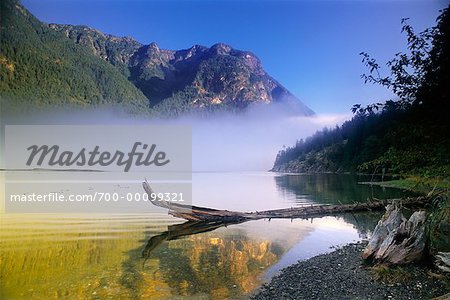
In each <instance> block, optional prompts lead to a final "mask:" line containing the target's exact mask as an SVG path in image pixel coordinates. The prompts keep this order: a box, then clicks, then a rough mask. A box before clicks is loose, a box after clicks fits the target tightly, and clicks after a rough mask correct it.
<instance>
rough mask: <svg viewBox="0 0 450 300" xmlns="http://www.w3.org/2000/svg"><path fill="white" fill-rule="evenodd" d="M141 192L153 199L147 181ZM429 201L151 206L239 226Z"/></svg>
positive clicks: (159, 202) (192, 218) (181, 215)
mask: <svg viewBox="0 0 450 300" xmlns="http://www.w3.org/2000/svg"><path fill="white" fill-rule="evenodd" d="M142 185H143V187H144V190H145V191H146V192H147V194H148V195H149V199H152V197H151V195H152V194H153V195H154V192H153V190H152V188H151V187H150V184H149V183H148V182H147V181H144V182H143V184H142ZM429 200H430V198H429V197H415V198H405V199H388V200H379V199H376V200H371V201H368V202H365V203H354V204H342V205H332V204H324V205H306V206H300V207H292V208H284V209H275V210H266V211H255V212H237V211H229V210H219V209H212V208H207V207H199V206H192V205H183V204H179V203H171V202H167V201H163V200H161V199H156V200H154V201H151V202H152V204H154V205H156V206H159V207H163V208H167V209H168V210H169V214H171V215H173V216H175V217H179V218H183V219H186V220H189V221H214V222H216V221H217V222H230V223H231V222H242V221H250V220H258V219H272V218H288V219H294V218H304V219H306V218H311V217H322V216H327V215H335V214H339V213H347V212H363V211H372V210H384V209H385V207H386V206H387V205H388V204H391V203H393V202H401V203H402V205H403V206H405V207H411V206H419V207H423V206H424V205H425V204H427V203H428V202H429Z"/></svg>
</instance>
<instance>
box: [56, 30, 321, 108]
mask: <svg viewBox="0 0 450 300" xmlns="http://www.w3.org/2000/svg"><path fill="white" fill-rule="evenodd" d="M49 26H50V28H52V29H54V30H56V31H60V32H63V33H64V34H65V36H66V37H68V38H69V39H71V40H72V41H74V42H75V43H77V44H79V45H83V46H85V47H87V48H88V49H90V50H91V51H92V53H93V54H95V55H96V56H98V57H100V58H101V59H103V60H105V61H108V62H110V63H111V64H112V65H114V66H115V67H116V68H118V69H119V71H121V72H122V73H123V74H124V75H125V76H126V77H127V78H128V79H129V80H130V81H131V82H132V83H133V84H134V85H135V86H136V87H137V88H138V89H140V90H141V91H142V92H143V93H144V95H145V96H147V98H148V99H149V101H150V105H151V106H157V105H160V106H163V107H172V108H173V107H174V106H175V107H176V108H177V109H178V108H179V107H183V109H187V108H204V107H216V108H223V109H228V110H230V109H231V110H241V109H244V108H246V107H248V106H249V105H250V104H252V103H263V104H269V103H283V102H286V103H288V104H289V105H290V106H291V107H290V108H291V109H292V110H293V111H295V113H296V114H298V115H312V114H313V111H312V110H311V109H309V108H308V107H307V106H305V105H304V104H303V103H302V102H301V101H300V100H298V99H297V98H296V97H295V96H293V95H292V94H291V93H290V92H289V91H288V90H287V89H286V88H285V87H283V86H282V85H281V84H280V83H278V82H277V81H276V80H275V79H273V78H272V77H270V76H269V75H268V74H267V73H266V72H265V71H264V68H263V66H262V64H261V62H260V60H259V59H258V57H256V56H255V55H254V54H253V53H251V52H248V51H241V50H236V49H234V48H232V47H231V46H229V45H226V44H223V43H218V44H215V45H213V46H212V47H210V48H208V47H205V46H201V45H194V46H192V47H191V48H189V49H183V50H165V49H161V48H160V47H159V46H158V45H157V44H156V43H151V44H150V45H142V44H140V43H139V42H137V41H136V40H134V39H132V38H130V37H115V36H112V35H108V34H104V33H102V32H100V31H98V30H96V29H92V28H89V27H87V26H73V25H59V24H50V25H49Z"/></svg>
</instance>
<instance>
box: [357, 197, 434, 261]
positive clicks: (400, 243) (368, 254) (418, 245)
mask: <svg viewBox="0 0 450 300" xmlns="http://www.w3.org/2000/svg"><path fill="white" fill-rule="evenodd" d="M426 219H427V213H426V212H425V211H416V212H414V213H413V214H412V215H411V217H410V218H409V220H407V219H406V218H405V217H404V216H403V214H402V213H401V209H400V206H399V205H398V204H397V203H395V204H390V205H388V206H387V208H386V213H385V214H384V216H383V217H382V218H381V220H380V221H379V222H378V224H377V226H376V227H375V230H374V232H373V236H372V238H371V239H370V241H369V243H368V245H367V246H366V248H365V249H364V252H363V254H362V257H363V259H365V260H371V261H373V262H375V263H386V264H408V263H411V262H417V261H420V260H421V259H422V258H423V256H424V254H425V247H426Z"/></svg>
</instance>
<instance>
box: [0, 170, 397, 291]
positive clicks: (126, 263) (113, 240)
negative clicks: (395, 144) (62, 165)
mask: <svg viewBox="0 0 450 300" xmlns="http://www.w3.org/2000/svg"><path fill="white" fill-rule="evenodd" d="M358 181H367V178H358V177H355V176H351V175H334V174H322V175H277V174H273V173H264V172H261V173H257V172H256V173H195V174H194V175H193V199H194V200H193V201H194V204H195V205H202V206H208V207H216V208H223V209H232V210H238V211H252V210H263V209H273V208H284V207H291V206H298V205H305V204H311V203H350V202H353V201H364V200H365V199H367V198H368V197H376V198H391V197H399V196H402V195H405V193H406V192H403V191H400V190H394V189H386V188H385V189H383V188H380V187H373V188H371V187H370V186H367V185H359V184H358V183H357V182H358ZM378 218H379V214H355V215H352V214H348V215H341V216H339V217H324V218H318V219H313V220H311V219H309V220H299V219H295V220H274V219H272V220H270V221H269V220H258V221H251V222H246V223H241V224H235V225H229V226H227V227H219V228H211V227H205V226H191V225H189V224H183V220H180V219H176V218H173V217H171V216H169V215H167V214H161V213H155V212H153V211H152V210H151V209H149V211H148V212H146V211H142V213H139V214H82V215H81V214H9V213H8V214H2V215H1V229H0V234H1V236H0V238H1V256H0V263H1V273H0V285H1V286H0V287H1V294H0V296H1V297H0V298H1V299H31V298H34V299H53V298H54V299H56V298H58V299H59V298H67V299H73V298H83V299H84V298H93V299H97V298H98V299H105V298H112V299H118V298H122V299H168V298H171V299H173V298H176V299H178V298H192V299H211V298H212V299H224V298H233V299H234V298H241V297H246V295H248V294H250V293H252V292H253V291H254V290H255V289H256V288H258V287H259V286H260V285H261V283H262V282H264V281H265V280H269V279H270V278H271V276H273V275H274V274H276V273H277V272H278V271H279V270H280V269H282V268H283V267H286V266H288V265H290V264H293V263H295V262H296V261H298V260H299V259H306V258H309V257H311V256H314V255H317V254H319V253H324V252H327V251H330V250H331V249H330V247H331V246H335V245H341V244H345V243H348V242H352V241H357V240H360V239H361V238H364V237H366V236H367V234H370V231H371V230H372V229H373V228H374V226H375V224H376V222H377V220H378Z"/></svg>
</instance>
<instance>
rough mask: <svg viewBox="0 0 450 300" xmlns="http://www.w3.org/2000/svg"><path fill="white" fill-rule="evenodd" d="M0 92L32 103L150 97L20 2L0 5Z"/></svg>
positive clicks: (141, 104)
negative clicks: (39, 18) (45, 22)
mask: <svg viewBox="0 0 450 300" xmlns="http://www.w3.org/2000/svg"><path fill="white" fill-rule="evenodd" d="M0 11H1V23H0V26H1V27H0V32H1V43H0V77H1V81H0V93H1V94H0V95H1V97H2V100H4V99H11V100H13V101H14V102H16V104H17V102H20V101H25V100H24V99H27V100H26V104H33V105H36V106H47V105H52V106H53V105H59V104H63V105H67V104H69V105H76V106H90V105H100V104H118V103H122V104H124V105H125V106H126V107H127V109H129V110H132V111H141V110H145V109H147V107H148V100H147V98H146V97H145V96H144V94H143V93H142V92H141V91H140V90H139V89H137V88H136V87H135V86H134V85H133V84H132V83H131V82H129V81H128V80H127V78H126V77H124V76H123V75H122V74H121V73H120V72H119V71H118V69H117V68H114V67H113V66H112V65H111V64H109V63H107V62H105V61H104V60H101V59H99V58H98V57H97V56H95V55H93V54H92V53H91V52H90V51H89V50H88V49H85V48H84V47H80V46H77V45H75V44H74V43H73V42H72V41H71V40H69V39H67V38H66V37H65V36H64V35H63V34H61V33H59V32H57V31H55V30H53V29H51V28H50V27H49V26H48V25H46V24H44V23H42V22H40V21H39V20H38V19H36V18H35V17H34V16H33V15H32V14H30V13H29V12H28V11H27V10H26V9H25V8H23V7H22V6H21V5H20V4H19V3H18V2H16V1H11V0H6V1H2V2H1V4H0Z"/></svg>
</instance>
